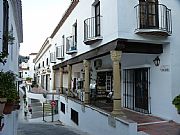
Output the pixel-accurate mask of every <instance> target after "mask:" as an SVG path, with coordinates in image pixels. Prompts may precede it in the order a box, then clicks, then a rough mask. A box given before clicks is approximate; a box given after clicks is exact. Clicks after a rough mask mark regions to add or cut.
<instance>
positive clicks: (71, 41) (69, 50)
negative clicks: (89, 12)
mask: <svg viewBox="0 0 180 135" xmlns="http://www.w3.org/2000/svg"><path fill="white" fill-rule="evenodd" d="M73 53H77V42H76V40H75V36H69V37H67V38H66V54H73Z"/></svg>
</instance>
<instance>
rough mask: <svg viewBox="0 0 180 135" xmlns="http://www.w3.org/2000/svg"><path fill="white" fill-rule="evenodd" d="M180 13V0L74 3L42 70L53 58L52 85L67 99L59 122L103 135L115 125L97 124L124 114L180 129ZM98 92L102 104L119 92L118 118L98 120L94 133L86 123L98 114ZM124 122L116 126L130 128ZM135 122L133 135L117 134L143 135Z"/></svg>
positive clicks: (43, 54) (43, 53)
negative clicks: (178, 99) (179, 104)
mask: <svg viewBox="0 0 180 135" xmlns="http://www.w3.org/2000/svg"><path fill="white" fill-rule="evenodd" d="M179 12H180V6H179V2H178V1H177V0H174V1H168V0H133V1H132V0H131V1H129V0H111V1H105V0H84V1H78V0H77V1H76V0H74V1H72V3H71V4H70V6H69V8H68V9H67V10H66V12H65V14H64V15H63V17H62V19H61V20H60V22H59V24H58V25H57V27H56V28H55V29H54V31H53V33H52V34H51V36H50V37H49V38H48V39H49V40H50V41H51V42H49V43H46V42H47V40H48V39H47V40H46V41H45V43H44V44H43V46H42V48H41V50H40V52H39V54H38V55H37V57H36V61H37V62H36V64H35V67H41V66H38V65H39V63H42V62H43V61H45V59H47V58H48V57H49V58H50V59H51V60H50V62H51V64H50V65H49V68H50V69H51V72H50V81H49V82H48V81H47V82H48V83H50V86H51V87H49V88H50V89H52V90H55V89H56V90H59V91H60V93H61V94H60V100H59V104H60V109H59V110H60V113H59V114H60V115H59V119H60V120H61V121H62V122H64V123H66V124H69V125H72V126H75V127H78V128H80V129H83V130H86V131H89V132H90V133H92V134H97V135H98V132H97V131H96V128H97V126H100V127H99V128H102V129H103V131H102V134H109V133H112V132H110V131H111V130H112V129H111V128H112V127H108V128H107V127H106V128H104V127H105V126H104V125H103V124H101V125H98V124H96V122H97V121H98V120H99V121H101V120H102V123H106V122H103V121H107V119H108V121H109V117H110V116H111V115H112V116H113V117H114V116H116V115H124V114H123V113H122V111H121V110H122V109H123V108H125V109H128V110H132V111H135V112H140V113H141V114H148V115H152V116H158V117H161V118H164V119H166V120H174V121H176V122H178V123H180V116H179V114H178V113H177V110H176V108H175V107H174V106H173V105H172V100H173V98H174V97H175V96H177V95H179V94H180V90H179V87H180V86H179V85H180V84H179V83H178V82H179V80H180V78H179V76H178V73H179V72H180V68H179V67H180V63H179V61H178V59H177V58H178V57H179V53H178V49H179V48H180V47H179V45H178V36H177V35H179V34H178V33H179V31H178V29H179V27H180V26H179V25H178V24H179V23H180V20H179V19H178V17H176V16H177V13H179ZM49 40H48V41H49ZM47 56H48V57H47ZM40 65H41V64H40ZM41 69H42V68H39V69H38V70H39V72H38V73H40V72H41ZM40 76H42V75H40ZM42 80H43V81H42ZM45 80H46V79H45ZM41 82H45V81H44V79H41ZM45 84H46V83H45ZM45 84H44V85H45ZM93 85H95V87H94V86H93ZM90 86H91V87H90ZM93 89H96V92H95V98H96V100H102V101H103V99H104V98H106V97H107V95H108V93H110V92H112V93H113V98H112V99H111V100H112V102H113V105H112V113H110V114H106V113H105V115H103V116H106V118H102V119H101V120H100V119H99V118H98V119H97V121H95V122H92V121H90V122H91V126H92V127H91V126H89V128H88V127H87V126H85V123H83V122H84V121H86V120H87V119H88V120H89V119H92V118H94V117H95V115H96V114H94V115H93V113H94V112H91V111H89V110H88V109H89V108H91V107H90V105H89V104H90V103H91V102H93V101H94V100H93V98H94V97H93V96H92V95H93ZM66 94H67V96H68V97H66V96H64V95H66ZM70 97H76V99H78V100H80V101H74V100H73V99H71V98H70ZM86 110H87V112H86ZM92 110H93V109H92ZM81 112H82V113H81ZM84 115H85V116H86V117H88V118H87V119H85V118H83V116H84ZM91 115H92V116H91ZM98 117H99V116H98ZM116 120H117V118H116V117H115V121H116ZM119 122H120V123H119ZM123 122H124V121H121V120H120V121H118V120H117V121H116V122H115V123H116V124H117V123H118V124H119V126H118V127H121V126H122V127H123V126H124V124H122V123H123ZM127 123H128V122H127ZM127 123H126V124H125V125H126V126H127V125H128V126H127V127H126V128H127V129H126V128H124V130H125V131H122V130H121V131H119V128H115V130H117V133H116V132H115V131H114V135H116V134H118V133H120V132H122V134H135V132H134V131H135V130H136V128H137V125H136V123H133V124H132V123H128V124H127ZM131 124H132V125H131ZM110 125H111V124H110ZM111 126H112V125H111ZM122 127H121V128H122ZM113 128H114V127H113ZM106 129H107V130H106Z"/></svg>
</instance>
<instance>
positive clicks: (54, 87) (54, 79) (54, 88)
mask: <svg viewBox="0 0 180 135" xmlns="http://www.w3.org/2000/svg"><path fill="white" fill-rule="evenodd" d="M55 90H56V70H53V91H55Z"/></svg>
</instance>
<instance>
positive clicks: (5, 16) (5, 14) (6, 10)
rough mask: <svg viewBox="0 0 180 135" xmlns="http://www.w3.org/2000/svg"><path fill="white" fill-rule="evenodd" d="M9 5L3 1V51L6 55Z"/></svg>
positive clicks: (5, 0)
mask: <svg viewBox="0 0 180 135" xmlns="http://www.w3.org/2000/svg"><path fill="white" fill-rule="evenodd" d="M8 29H9V5H8V1H7V0H3V51H4V52H6V53H8Z"/></svg>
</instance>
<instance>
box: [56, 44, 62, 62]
mask: <svg viewBox="0 0 180 135" xmlns="http://www.w3.org/2000/svg"><path fill="white" fill-rule="evenodd" d="M56 58H57V59H58V60H62V59H64V45H62V46H57V47H56Z"/></svg>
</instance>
